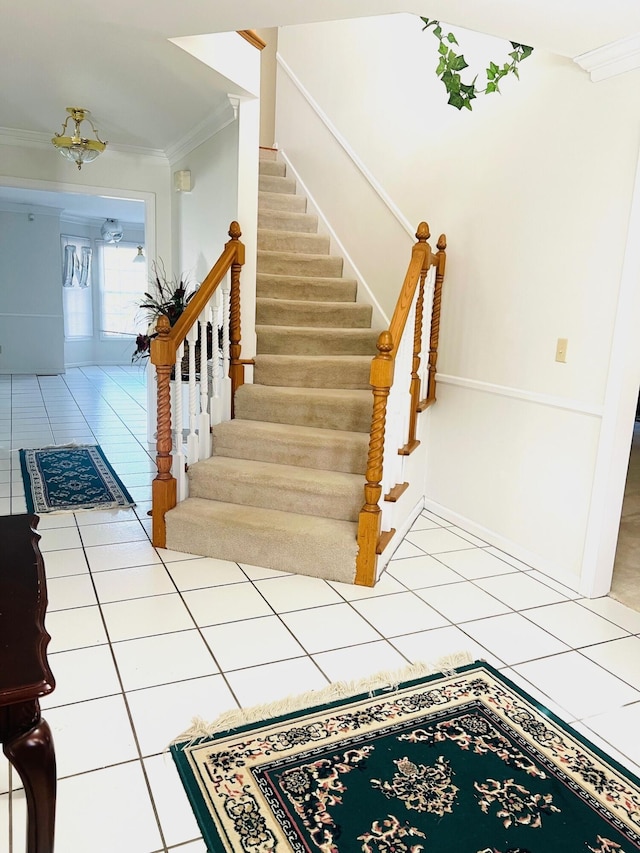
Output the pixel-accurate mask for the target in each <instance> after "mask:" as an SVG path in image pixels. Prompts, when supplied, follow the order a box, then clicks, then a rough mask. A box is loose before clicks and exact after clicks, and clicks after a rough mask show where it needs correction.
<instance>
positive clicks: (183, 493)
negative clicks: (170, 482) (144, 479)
mask: <svg viewBox="0 0 640 853" xmlns="http://www.w3.org/2000/svg"><path fill="white" fill-rule="evenodd" d="M183 355H184V344H180V346H179V347H178V349H177V351H176V366H175V377H176V378H175V381H174V383H173V388H174V395H173V397H174V399H173V411H172V413H171V422H172V423H173V424H174V451H173V462H172V465H171V473H172V474H173V476H174V477H175V479H176V491H177V498H178V502H179V501H183V500H184V499H185V498H186V497H187V475H186V473H185V470H184V468H185V463H186V461H187V460H186V457H185V455H184V435H183V429H184V426H183V406H182V356H183Z"/></svg>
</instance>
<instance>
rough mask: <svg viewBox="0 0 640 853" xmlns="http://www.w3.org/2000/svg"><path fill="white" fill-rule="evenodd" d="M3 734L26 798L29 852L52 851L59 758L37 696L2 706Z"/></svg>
mask: <svg viewBox="0 0 640 853" xmlns="http://www.w3.org/2000/svg"><path fill="white" fill-rule="evenodd" d="M0 734H2V741H3V751H4V754H5V755H6V756H7V758H8V759H9V761H10V762H11V763H12V764H13V766H14V767H15V769H16V770H17V771H18V773H19V774H20V778H21V779H22V784H23V785H24V791H25V795H26V798H27V853H53V840H54V839H53V836H54V825H55V810H56V758H55V753H54V748H53V737H52V736H51V729H50V728H49V725H48V724H47V722H46V720H43V719H42V718H41V716H40V705H39V703H38V702H37V700H36V701H32V702H23V703H20V704H17V705H9V706H7V707H5V708H2V709H0Z"/></svg>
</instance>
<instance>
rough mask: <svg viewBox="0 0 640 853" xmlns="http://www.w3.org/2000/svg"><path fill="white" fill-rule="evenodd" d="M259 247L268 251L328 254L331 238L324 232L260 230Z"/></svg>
mask: <svg viewBox="0 0 640 853" xmlns="http://www.w3.org/2000/svg"><path fill="white" fill-rule="evenodd" d="M258 249H259V250H264V251H266V252H304V253H306V254H309V255H328V254H329V238H328V237H325V236H324V235H322V234H301V233H299V232H297V231H262V230H258Z"/></svg>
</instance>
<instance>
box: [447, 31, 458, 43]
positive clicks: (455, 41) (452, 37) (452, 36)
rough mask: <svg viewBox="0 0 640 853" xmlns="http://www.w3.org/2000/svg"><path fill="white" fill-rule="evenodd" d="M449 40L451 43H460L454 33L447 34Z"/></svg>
mask: <svg viewBox="0 0 640 853" xmlns="http://www.w3.org/2000/svg"><path fill="white" fill-rule="evenodd" d="M447 41H448V42H449V44H458V42H457V40H456V37H455V36H454V34H453V33H448V34H447Z"/></svg>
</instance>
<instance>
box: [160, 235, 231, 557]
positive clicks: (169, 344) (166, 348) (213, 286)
mask: <svg viewBox="0 0 640 853" xmlns="http://www.w3.org/2000/svg"><path fill="white" fill-rule="evenodd" d="M241 236H242V232H241V231H240V226H239V225H238V223H237V222H232V223H231V225H230V227H229V237H230V238H231V239H230V240H229V241H228V242H227V243H226V244H225V247H224V250H223V252H222V254H221V255H220V257H219V258H218V260H217V261H216V263H215V264H214V265H213V267H212V268H211V271H210V272H209V274H208V275H207V277H206V278H205V279H204V281H203V282H202V284H201V285H200V287H199V288H198V290H197V291H196V292H195V294H194V296H193V297H192V299H190V300H189V303H188V304H187V306H186V307H185V309H184V311H183V312H182V314H181V315H180V317H179V318H178V320H177V322H176V324H175V325H174V326H173V327H170V326H169V320H168V318H167V317H165V316H164V315H163V316H161V317H160V318H159V319H158V323H157V327H156V331H157V337H155V338H154V339H153V340H152V341H151V363H152V364H154V365H155V368H156V380H157V393H158V427H157V434H156V465H157V468H158V473H157V475H156V477H155V479H154V480H153V483H152V486H151V498H152V510H151V514H152V518H153V521H152V541H153V544H154V545H155V547H156V548H164V547H166V540H167V532H166V525H165V519H164V516H165V513H167V512H168V511H169V510H170V509H173V507H174V506H175V505H176V498H177V490H176V480H175V477H173V476H172V474H171V450H172V439H171V371H172V369H173V366H174V365H175V361H176V352H177V350H178V347H179V346H180V344H181V343H182V342H183V341H184V340H185V338H186V337H187V334H188V333H189V330H190V329H191V328H192V327H193V326H195V324H196V323H197V322H198V320H199V318H200V315H201V314H202V312H203V310H204V309H205V307H206V306H207V304H208V302H209V301H210V299H211V298H212V296H213V294H214V293H215V291H216V290H217V288H218V287H219V285H220V284H221V282H222V281H223V280H224V277H225V275H226V274H227V272H229V270H231V293H230V297H229V299H230V306H231V307H230V311H229V315H230V316H229V340H230V341H231V346H230V366H229V376H230V378H231V401H232V402H231V405H232V409H231V411H232V417H233V396H234V394H235V391H236V389H237V388H239V387H240V385H242V384H243V382H244V364H243V363H242V359H241V357H240V356H241V342H240V270H241V268H242V265H243V264H244V260H245V247H244V243H241V242H240V237H241Z"/></svg>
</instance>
